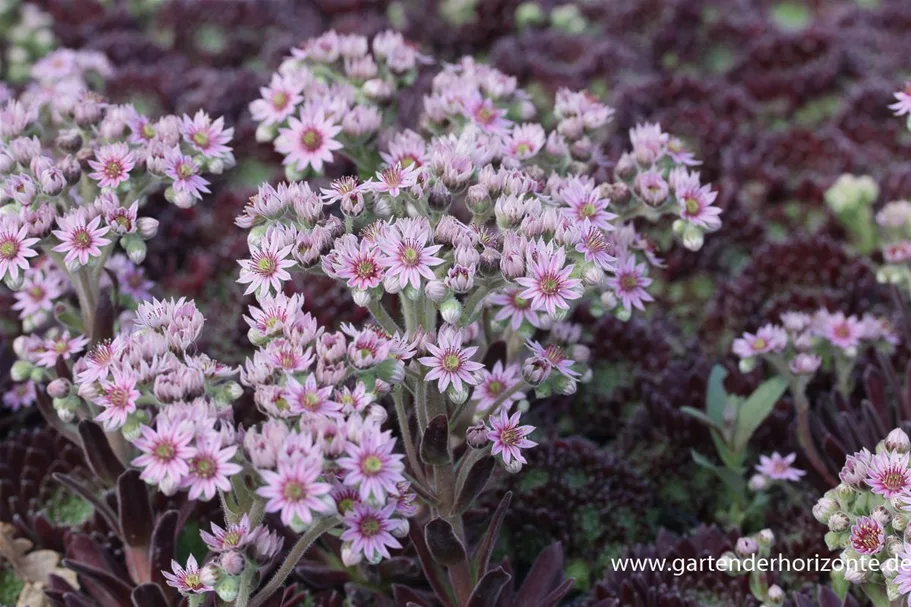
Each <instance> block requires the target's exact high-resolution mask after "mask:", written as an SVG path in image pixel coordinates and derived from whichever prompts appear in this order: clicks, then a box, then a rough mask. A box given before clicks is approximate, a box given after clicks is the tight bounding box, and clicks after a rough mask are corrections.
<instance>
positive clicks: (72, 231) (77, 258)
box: [53, 213, 111, 266]
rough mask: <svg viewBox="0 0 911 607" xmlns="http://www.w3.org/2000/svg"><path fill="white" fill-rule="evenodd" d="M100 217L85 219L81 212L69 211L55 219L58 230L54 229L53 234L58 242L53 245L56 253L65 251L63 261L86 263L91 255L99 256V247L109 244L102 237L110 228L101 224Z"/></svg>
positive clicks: (109, 242) (108, 241)
mask: <svg viewBox="0 0 911 607" xmlns="http://www.w3.org/2000/svg"><path fill="white" fill-rule="evenodd" d="M100 224H101V217H96V218H94V219H92V220H91V221H88V222H87V221H86V218H85V216H84V215H83V214H82V213H70V214H69V215H64V216H63V217H60V218H58V219H57V225H58V226H59V227H60V229H59V230H54V236H56V237H57V238H58V239H59V240H60V244H58V245H57V246H56V247H54V249H53V250H54V251H56V252H58V253H66V256H65V257H64V258H63V261H64V262H65V263H67V264H78V265H82V266H84V265H86V264H87V263H88V262H89V260H90V259H91V258H93V257H101V247H104V246H107V245H109V244H111V241H110V240H108V239H107V238H104V235H105V234H107V233H108V231H109V230H110V228H109V227H107V226H101V225H100Z"/></svg>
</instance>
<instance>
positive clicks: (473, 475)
mask: <svg viewBox="0 0 911 607" xmlns="http://www.w3.org/2000/svg"><path fill="white" fill-rule="evenodd" d="M467 464H468V465H470V466H471V468H469V469H468V470H467V471H466V474H465V477H464V481H463V482H462V483H461V486H459V487H458V488H457V492H456V500H455V504H454V505H453V507H452V513H451V514H462V513H463V512H465V511H466V510H467V509H468V507H469V506H471V503H472V502H473V501H474V500H475V498H477V497H478V496H479V495H481V492H482V491H483V490H484V487H485V486H487V481H489V480H490V477H491V475H492V474H493V469H494V467H495V466H496V465H497V460H495V459H494V458H493V456H492V455H485V456H483V457H481V458H480V459H479V460H477V461H474V462H468V463H467Z"/></svg>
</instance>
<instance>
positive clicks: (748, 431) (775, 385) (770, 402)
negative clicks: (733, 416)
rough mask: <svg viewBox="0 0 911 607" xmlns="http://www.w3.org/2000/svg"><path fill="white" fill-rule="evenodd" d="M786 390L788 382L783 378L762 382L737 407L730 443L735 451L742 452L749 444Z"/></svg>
mask: <svg viewBox="0 0 911 607" xmlns="http://www.w3.org/2000/svg"><path fill="white" fill-rule="evenodd" d="M787 389H788V382H787V381H785V379H784V378H783V377H773V378H772V379H769V380H767V381H764V382H763V383H762V384H761V385H760V386H759V387H758V388H756V390H755V391H754V392H753V393H752V394H750V397H749V398H747V399H746V401H745V402H744V403H743V404H742V405H741V406H740V407H739V411H738V414H737V427H736V428H735V429H734V440H733V441H732V443H733V445H732V446H733V447H734V450H735V451H742V450H743V449H745V448H746V446H747V444H748V443H749V442H750V437H751V436H753V433H754V432H756V429H757V428H758V427H759V426H760V424H762V422H763V421H765V418H767V417H768V416H769V413H771V412H772V409H773V408H774V407H775V403H777V402H778V399H779V398H781V396H782V395H783V394H784V392H785V390H787Z"/></svg>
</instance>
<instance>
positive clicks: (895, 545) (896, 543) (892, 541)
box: [886, 535, 905, 557]
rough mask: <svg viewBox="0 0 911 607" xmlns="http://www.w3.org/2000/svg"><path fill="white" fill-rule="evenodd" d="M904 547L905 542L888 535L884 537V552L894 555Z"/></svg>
mask: <svg viewBox="0 0 911 607" xmlns="http://www.w3.org/2000/svg"><path fill="white" fill-rule="evenodd" d="M904 549H905V543H904V542H903V541H901V540H900V539H898V538H897V537H895V536H894V535H890V536H889V537H887V538H886V553H887V554H888V555H889V556H891V557H896V556H898V555H899V554H901V552H903V551H904Z"/></svg>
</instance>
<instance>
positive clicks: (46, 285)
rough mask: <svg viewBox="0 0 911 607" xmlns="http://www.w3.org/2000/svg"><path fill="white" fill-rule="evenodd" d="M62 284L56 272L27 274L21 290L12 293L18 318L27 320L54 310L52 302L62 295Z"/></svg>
mask: <svg viewBox="0 0 911 607" xmlns="http://www.w3.org/2000/svg"><path fill="white" fill-rule="evenodd" d="M63 292H64V287H63V282H62V281H61V280H60V278H59V277H58V275H57V273H56V272H53V273H52V272H49V273H47V274H42V273H28V274H26V276H25V282H23V283H22V288H21V289H19V290H18V291H16V292H14V293H13V297H15V298H16V303H14V304H13V309H14V310H19V312H20V314H19V317H20V318H23V319H24V318H27V317H29V316H31V315H33V314H38V313H46V312H50V311H51V310H52V309H53V308H54V300H55V299H57V298H58V297H60V296H61V295H63Z"/></svg>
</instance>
